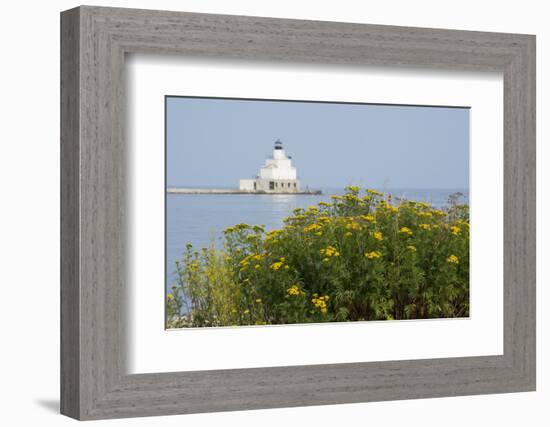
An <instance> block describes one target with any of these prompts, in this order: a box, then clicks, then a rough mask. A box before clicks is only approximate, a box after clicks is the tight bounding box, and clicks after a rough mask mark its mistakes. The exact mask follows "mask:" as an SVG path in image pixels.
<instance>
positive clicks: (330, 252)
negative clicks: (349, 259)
mask: <svg viewBox="0 0 550 427" xmlns="http://www.w3.org/2000/svg"><path fill="white" fill-rule="evenodd" d="M319 252H320V253H321V255H324V256H326V257H328V258H330V257H333V256H335V257H336V256H340V252H338V250H337V249H336V248H335V247H334V246H327V247H326V248H324V249H321V250H320V251H319Z"/></svg>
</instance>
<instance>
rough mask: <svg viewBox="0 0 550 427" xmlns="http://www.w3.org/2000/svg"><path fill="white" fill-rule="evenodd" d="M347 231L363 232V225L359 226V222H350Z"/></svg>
mask: <svg viewBox="0 0 550 427" xmlns="http://www.w3.org/2000/svg"><path fill="white" fill-rule="evenodd" d="M346 229H348V230H361V225H359V223H358V222H355V221H350V222H349V223H348V224H347V225H346Z"/></svg>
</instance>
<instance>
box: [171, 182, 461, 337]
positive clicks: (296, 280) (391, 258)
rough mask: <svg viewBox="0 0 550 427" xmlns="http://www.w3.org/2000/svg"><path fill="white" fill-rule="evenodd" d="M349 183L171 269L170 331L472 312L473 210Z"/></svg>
mask: <svg viewBox="0 0 550 427" xmlns="http://www.w3.org/2000/svg"><path fill="white" fill-rule="evenodd" d="M459 196H460V195H452V196H451V197H450V199H449V205H448V207H447V208H446V209H445V210H440V209H434V208H433V207H432V206H430V205H429V204H426V203H419V202H414V201H409V200H398V201H393V200H392V199H391V196H384V195H383V194H381V193H379V192H377V191H374V190H366V192H365V193H364V194H363V195H361V194H360V189H359V187H356V186H350V187H348V188H347V189H346V193H345V194H344V195H343V196H333V202H332V203H323V202H322V203H319V204H318V205H316V206H310V207H309V208H308V209H296V210H295V211H294V215H292V216H290V217H288V218H286V219H285V220H284V227H282V228H280V229H277V230H272V231H267V232H266V231H265V230H264V228H263V227H262V226H257V225H256V226H251V225H248V224H237V225H235V226H233V227H229V228H228V229H226V230H225V231H224V239H225V240H224V248H223V249H221V250H220V249H215V248H209V249H207V248H204V249H202V250H201V251H193V248H192V247H191V246H190V245H188V246H187V250H186V252H185V254H184V255H183V259H182V260H181V261H180V262H178V263H177V266H176V267H177V281H176V284H175V285H174V287H173V288H172V293H170V294H168V297H167V301H166V305H167V317H168V327H197V326H232V325H264V324H289V323H312V322H316V323H318V322H334V321H356V320H391V319H424V318H442V317H465V316H468V315H469V234H470V232H469V229H470V227H469V213H468V205H465V204H459V203H458V198H459Z"/></svg>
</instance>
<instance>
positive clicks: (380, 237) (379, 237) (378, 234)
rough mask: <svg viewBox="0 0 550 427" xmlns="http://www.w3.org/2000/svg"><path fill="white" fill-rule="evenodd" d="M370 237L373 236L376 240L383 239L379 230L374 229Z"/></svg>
mask: <svg viewBox="0 0 550 427" xmlns="http://www.w3.org/2000/svg"><path fill="white" fill-rule="evenodd" d="M372 237H374V238H375V239H376V240H384V236H383V235H382V233H381V232H380V231H375V232H374V233H372Z"/></svg>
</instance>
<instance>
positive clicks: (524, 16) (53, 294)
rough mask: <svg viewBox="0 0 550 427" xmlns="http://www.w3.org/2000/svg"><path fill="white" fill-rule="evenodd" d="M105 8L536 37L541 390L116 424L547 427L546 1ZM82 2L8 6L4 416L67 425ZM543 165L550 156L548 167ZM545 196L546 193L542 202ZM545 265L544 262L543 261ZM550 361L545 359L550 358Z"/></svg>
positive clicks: (343, 0) (160, 3) (0, 302)
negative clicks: (62, 235)
mask: <svg viewBox="0 0 550 427" xmlns="http://www.w3.org/2000/svg"><path fill="white" fill-rule="evenodd" d="M94 3H95V4H97V5H105V6H122V7H137V8H148V9H151V8H156V9H167V10H185V11H195V12H210V13H227V14H244V15H257V16H272V17H281V18H301V19H320V20H330V21H349V22H364V23H374V24H392V25H409V26H424V27H440V28H455V29H468V30H482V31H504V32H519V33H531V34H536V35H537V44H538V48H537V55H538V61H537V62H538V65H537V74H538V82H537V85H538V100H537V108H538V114H537V122H538V146H539V149H538V165H539V167H538V178H539V181H538V214H537V217H538V218H539V223H538V236H539V237H538V249H539V252H538V260H539V267H538V315H537V319H538V337H539V340H538V343H539V344H538V362H539V363H538V375H537V376H538V391H537V392H536V393H518V394H508V395H488V396H473V397H459V398H440V399H424V400H413V401H398V402H382V403H366V404H352V405H337V406H323V407H310V408H294V409H276V410H263V411H248V412H232V413H220V414H207V415H202V414H201V415H190V416H171V417H160V418H155V419H152V418H144V419H130V420H116V421H110V422H107V423H108V424H109V425H121V426H134V425H135V426H148V425H155V426H157V425H182V424H183V423H185V424H186V425H188V426H195V425H197V426H198V425H201V426H203V425H204V426H218V425H226V426H233V425H238V426H242V427H244V426H258V425H262V426H271V425H273V426H280V425H291V426H294V425H316V426H329V425H330V426H333V425H345V424H346V423H350V424H351V425H391V426H397V425H407V426H423V427H426V426H445V427H451V426H461V427H464V426H468V425H498V426H517V425H528V426H545V425H550V409H549V404H550V370H549V369H548V367H549V363H548V345H549V343H550V335H549V334H548V326H549V325H548V324H549V322H550V315H549V311H548V310H547V309H545V304H544V303H543V302H544V301H547V300H548V296H549V295H550V292H549V291H548V289H547V288H546V289H545V285H546V284H547V282H548V278H549V275H548V269H545V268H544V264H545V262H544V261H545V259H547V258H548V256H549V251H548V244H549V239H548V237H549V236H548V230H549V228H548V225H547V223H546V224H545V223H544V222H543V221H542V220H541V219H542V218H544V217H548V214H549V213H550V212H549V208H550V206H549V201H548V191H547V190H548V186H547V185H546V184H547V182H548V177H549V174H548V170H546V171H545V170H543V167H542V166H543V165H544V164H545V163H547V162H548V160H550V159H548V152H549V149H548V146H546V147H545V146H544V143H543V142H544V141H547V140H548V136H549V125H548V123H545V122H544V121H545V119H547V118H548V117H550V105H549V102H550V94H549V93H548V75H550V49H549V48H550V26H549V25H548V24H549V21H548V16H549V13H548V11H545V3H547V2H544V1H540V0H539V1H534V0H523V1H513V2H512V1H502V0H500V1H479V0H477V1H472V0H461V1H452V2H442V1H441V0H434V1H430V0H415V1H410V0H402V1H392V0H385V1H383V2H382V1H378V2H367V1H351V0H339V1H320V0H301V1H298V0H267V1H258V0H231V1H227V0H225V1H224V0H180V1H176V0H172V1H170V0H157V1H145V0H142V1H115V0H112V1H96V2H94ZM76 5H78V3H77V2H74V1H61V0H59V1H49V2H45V1H44V2H38V1H20V2H5V3H4V4H3V5H2V15H1V16H2V22H1V24H0V32H1V39H0V40H2V62H1V64H0V73H1V78H0V85H1V86H0V117H1V118H2V120H1V121H0V144H1V151H0V153H1V155H0V183H1V184H0V185H1V187H0V189H1V193H0V194H1V195H2V199H1V200H2V204H1V208H0V259H1V260H2V262H1V263H0V277H1V279H0V289H1V292H2V293H1V297H0V316H1V321H0V325H1V330H2V334H1V338H0V339H1V343H2V347H1V351H0V361H1V365H0V366H1V367H2V371H3V372H2V375H0V394H1V396H0V402H2V406H1V411H0V420H1V423H2V424H3V425H8V426H16V425H41V426H58V425H59V426H63V425H68V424H70V423H73V421H72V420H70V419H68V418H65V417H62V416H60V415H58V404H59V403H58V402H59V400H58V399H59V398H58V396H59V392H58V384H59V368H58V365H59V362H58V361H59V333H58V330H59V315H58V313H59V107H58V105H59V11H61V10H64V9H68V8H71V7H74V6H76ZM545 159H546V160H547V161H546V162H545ZM545 196H546V197H545ZM546 264H547V263H546ZM545 358H546V359H547V360H546V361H545Z"/></svg>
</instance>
